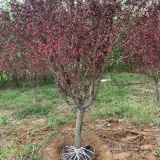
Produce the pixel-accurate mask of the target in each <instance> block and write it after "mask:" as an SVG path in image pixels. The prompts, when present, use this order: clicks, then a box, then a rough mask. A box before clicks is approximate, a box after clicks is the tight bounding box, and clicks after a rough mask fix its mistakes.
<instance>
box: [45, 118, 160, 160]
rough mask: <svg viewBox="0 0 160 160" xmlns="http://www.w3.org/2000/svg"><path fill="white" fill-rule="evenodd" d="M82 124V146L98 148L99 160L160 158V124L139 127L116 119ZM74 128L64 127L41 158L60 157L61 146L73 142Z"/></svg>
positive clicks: (58, 158) (72, 126) (96, 149)
mask: <svg viewBox="0 0 160 160" xmlns="http://www.w3.org/2000/svg"><path fill="white" fill-rule="evenodd" d="M83 126H84V127H83V135H82V136H83V145H91V146H92V147H93V148H94V149H95V152H96V160H122V159H123V160H124V159H125V160H126V159H130V160H131V159H132V160H133V159H134V160H160V157H159V156H158V154H157V153H156V148H160V135H159V133H160V132H159V128H158V127H153V126H152V127H148V128H146V127H143V128H140V127H138V126H135V125H134V124H129V123H125V122H124V121H122V120H116V119H111V120H109V121H101V123H98V124H90V123H84V124H83ZM74 127H75V125H74V124H72V125H69V126H65V127H64V128H62V129H61V131H60V134H59V135H58V136H57V137H55V138H53V139H52V140H51V141H50V144H49V146H47V147H46V148H44V149H42V152H43V158H42V160H60V156H59V155H60V151H61V149H62V148H63V147H65V146H67V145H70V144H74Z"/></svg>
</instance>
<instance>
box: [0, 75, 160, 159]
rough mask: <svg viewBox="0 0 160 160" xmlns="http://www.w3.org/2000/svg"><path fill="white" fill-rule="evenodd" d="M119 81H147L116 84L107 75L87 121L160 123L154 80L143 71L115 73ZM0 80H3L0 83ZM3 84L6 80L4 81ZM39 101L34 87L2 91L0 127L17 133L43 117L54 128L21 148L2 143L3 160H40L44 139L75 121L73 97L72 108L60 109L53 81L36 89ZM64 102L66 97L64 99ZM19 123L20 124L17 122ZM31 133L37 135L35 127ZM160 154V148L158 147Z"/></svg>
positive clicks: (159, 105)
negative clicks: (119, 119) (24, 126)
mask: <svg viewBox="0 0 160 160" xmlns="http://www.w3.org/2000/svg"><path fill="white" fill-rule="evenodd" d="M113 77H114V79H115V80H116V82H117V83H120V84H128V83H142V82H144V79H145V83H144V84H143V83H142V84H137V85H129V86H127V85H126V86H116V85H115V84H114V83H113V80H112V78H111V76H110V75H105V76H104V78H108V79H111V81H108V82H103V83H101V86H100V90H99V93H98V95H97V97H96V99H95V101H94V103H93V104H94V106H95V108H94V109H93V110H89V112H87V111H86V112H87V113H86V114H87V118H88V121H97V120H98V119H107V118H113V117H114V118H121V119H125V120H130V121H132V122H134V123H135V124H137V125H149V124H154V125H158V126H160V119H159V117H158V116H157V115H158V112H159V111H160V110H159V108H160V104H159V103H157V102H156V97H155V92H154V83H153V81H152V80H151V79H150V78H148V77H145V76H143V75H141V74H132V73H130V74H129V73H114V74H113ZM0 83H1V82H0ZM2 83H3V82H2ZM36 91H37V97H38V101H37V102H36V101H35V97H34V93H33V90H32V88H30V87H29V86H28V85H25V84H23V85H22V86H19V87H10V88H5V87H4V89H1V90H0V127H2V128H5V127H7V126H8V128H9V129H8V130H10V131H11V132H16V131H17V130H19V129H20V127H21V125H22V126H23V125H26V123H27V124H28V123H31V122H32V121H34V120H36V119H44V120H45V122H46V126H48V127H50V128H51V129H52V130H51V131H50V132H49V133H48V134H47V135H46V138H44V140H43V142H36V143H34V144H33V143H28V144H25V145H23V146H22V147H21V148H19V145H18V142H17V140H16V139H15V140H14V142H13V145H12V147H10V148H8V146H7V144H8V143H9V142H10V139H7V138H6V139H5V140H4V143H5V145H3V146H1V144H0V159H1V160H5V159H9V158H12V157H14V158H15V159H20V158H23V159H30V160H34V159H36V160H38V159H40V155H39V149H40V148H41V147H42V146H44V145H45V142H46V141H47V140H48V139H50V138H51V137H53V136H55V135H56V134H57V133H58V129H59V128H60V126H63V125H67V124H70V123H73V122H74V120H75V114H76V112H77V108H76V107H74V103H73V101H72V100H70V99H67V100H69V102H70V103H71V107H70V106H67V107H70V108H65V109H59V108H58V107H59V102H60V101H59V96H58V93H57V88H56V85H55V84H54V83H47V84H44V85H40V87H37V88H36ZM63 102H64V99H63ZM69 109H70V110H69ZM17 124H20V125H17ZM29 136H33V137H34V136H35V130H34V129H33V131H32V132H31V133H30V135H29ZM157 152H158V153H159V149H157Z"/></svg>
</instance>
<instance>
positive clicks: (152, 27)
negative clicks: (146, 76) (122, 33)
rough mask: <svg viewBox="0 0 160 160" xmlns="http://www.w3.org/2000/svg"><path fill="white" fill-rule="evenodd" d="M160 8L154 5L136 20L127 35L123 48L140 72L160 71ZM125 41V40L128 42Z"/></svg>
mask: <svg viewBox="0 0 160 160" xmlns="http://www.w3.org/2000/svg"><path fill="white" fill-rule="evenodd" d="M159 11H160V6H159V5H157V4H152V5H151V6H150V7H149V8H148V11H147V12H145V14H144V15H143V16H141V17H136V18H135V20H134V26H135V27H134V28H132V29H131V30H130V32H129V33H128V34H127V37H126V39H127V45H126V46H125V47H123V49H124V51H125V53H126V58H131V59H133V61H134V64H135V66H136V67H137V68H138V70H139V71H141V72H145V73H148V71H151V72H153V71H156V72H157V71H160V12H159ZM126 39H125V40H126Z"/></svg>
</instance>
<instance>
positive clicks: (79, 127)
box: [75, 109, 84, 149]
mask: <svg viewBox="0 0 160 160" xmlns="http://www.w3.org/2000/svg"><path fill="white" fill-rule="evenodd" d="M83 115H84V110H83V109H82V110H79V109H78V114H77V120H76V131H75V148H77V149H78V148H80V147H81V146H82V138H81V132H82V122H83Z"/></svg>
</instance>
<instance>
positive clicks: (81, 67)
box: [3, 0, 146, 160]
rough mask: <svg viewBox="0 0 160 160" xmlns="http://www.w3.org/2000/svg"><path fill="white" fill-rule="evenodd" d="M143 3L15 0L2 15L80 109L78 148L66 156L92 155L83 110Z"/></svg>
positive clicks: (78, 115)
mask: <svg viewBox="0 0 160 160" xmlns="http://www.w3.org/2000/svg"><path fill="white" fill-rule="evenodd" d="M145 2H146V1H145ZM125 3H126V4H125ZM145 4H146V3H144V4H143V5H142V4H140V6H139V4H137V3H134V2H132V1H127V2H123V1H116V0H103V1H95V0H86V1H81V0H77V1H74V0H68V1H65V2H64V1H58V0H57V1H56V0H55V1H53V0H47V1H46V0H34V1H33V0H26V1H25V3H24V4H18V3H16V1H15V0H14V1H12V2H11V9H10V12H4V13H3V17H4V19H5V21H7V23H6V24H7V28H8V29H9V31H10V32H11V33H12V34H14V35H15V36H16V37H17V38H18V40H19V41H20V43H21V44H22V45H21V47H22V48H23V51H20V53H26V54H28V56H29V57H30V58H31V59H33V58H35V59H37V60H36V61H38V62H39V61H42V62H43V64H47V69H49V71H50V72H51V73H52V74H53V75H54V77H55V79H56V82H57V86H58V88H59V91H60V92H61V93H62V94H64V95H66V96H69V97H71V98H72V99H73V100H74V102H75V104H76V106H77V108H78V114H77V120H76V132H75V146H70V147H66V148H64V149H63V150H62V153H61V156H62V159H63V160H64V159H70V160H71V159H77V160H78V159H80V158H81V159H86V160H87V159H91V157H92V158H93V155H94V153H93V150H92V149H91V147H88V146H82V143H81V131H82V122H83V115H84V111H85V109H87V108H88V107H90V106H91V103H92V102H93V100H94V98H95V96H96V95H97V93H98V90H99V86H100V82H101V79H102V76H103V72H104V69H105V67H106V63H107V62H108V59H109V55H110V53H111V52H112V50H113V48H115V46H117V45H118V44H119V42H120V41H121V39H122V37H123V32H124V31H125V32H126V31H127V30H128V29H129V28H128V26H130V25H131V19H132V16H133V13H132V12H133V11H134V14H136V9H137V10H138V9H139V8H141V7H144V5H145ZM125 6H126V7H125ZM137 15H138V14H137ZM129 39H131V38H130V37H129ZM123 44H125V42H124V41H123ZM121 45H122V44H121ZM24 46H25V47H24ZM5 47H7V46H5V45H4V48H5ZM26 48H27V52H26ZM11 50H13V48H11ZM21 55H23V54H21ZM27 63H30V61H27ZM31 63H32V61H31ZM36 67H37V68H38V67H41V64H39V65H38V66H36Z"/></svg>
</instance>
